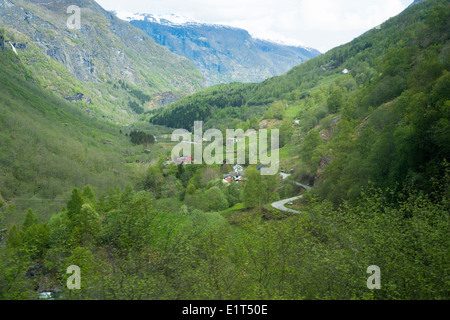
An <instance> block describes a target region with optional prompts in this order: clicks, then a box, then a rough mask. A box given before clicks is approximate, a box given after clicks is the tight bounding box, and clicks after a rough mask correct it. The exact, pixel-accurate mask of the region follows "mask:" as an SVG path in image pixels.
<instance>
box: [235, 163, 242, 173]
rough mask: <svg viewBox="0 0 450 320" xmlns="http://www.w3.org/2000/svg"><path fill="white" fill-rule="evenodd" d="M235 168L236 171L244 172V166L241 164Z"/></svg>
mask: <svg viewBox="0 0 450 320" xmlns="http://www.w3.org/2000/svg"><path fill="white" fill-rule="evenodd" d="M233 170H234V172H244V168H243V167H242V166H241V165H239V164H237V165H235V166H234V167H233Z"/></svg>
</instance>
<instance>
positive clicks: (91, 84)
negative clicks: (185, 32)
mask: <svg viewBox="0 0 450 320" xmlns="http://www.w3.org/2000/svg"><path fill="white" fill-rule="evenodd" d="M71 5H76V6H78V7H79V8H80V10H81V12H80V26H81V28H80V29H79V30H76V29H74V30H72V29H69V28H68V27H67V22H68V19H69V18H70V17H71V16H72V14H71V13H67V9H68V7H69V6H71ZM0 26H3V27H4V28H5V29H7V30H9V34H11V35H14V37H15V38H17V40H15V39H11V40H12V41H13V42H15V43H16V46H17V47H18V48H17V52H18V54H19V55H20V56H21V58H22V59H23V60H24V61H26V62H27V63H29V64H30V66H31V67H32V69H33V70H34V74H35V75H36V76H37V77H38V78H40V79H41V81H42V82H43V84H44V86H45V85H48V86H53V88H52V90H54V91H58V92H59V93H60V94H61V95H62V96H67V97H69V98H70V97H76V96H77V95H78V96H81V95H82V96H87V97H85V100H86V101H87V102H91V103H92V104H93V107H91V106H87V105H84V107H85V108H89V109H94V110H95V109H99V110H95V111H98V112H97V115H98V116H100V117H102V116H106V117H108V118H111V119H113V120H116V121H120V120H121V118H123V117H124V118H129V117H130V113H133V112H132V110H131V108H130V104H131V103H130V102H131V101H138V100H139V99H134V98H133V95H130V94H129V92H126V91H127V90H122V91H123V92H120V90H115V89H117V88H116V87H122V89H123V88H127V87H129V88H130V89H132V88H135V89H138V90H139V91H142V93H143V94H146V95H153V94H157V93H163V92H168V91H170V92H173V93H174V94H175V95H176V96H178V97H181V96H183V95H186V94H189V93H193V92H195V91H197V90H198V89H200V88H201V87H202V85H201V83H202V81H203V78H202V75H201V73H200V72H199V71H198V70H197V69H196V68H195V67H194V66H193V64H192V63H191V62H190V61H189V60H187V59H185V58H183V57H180V56H178V55H175V54H173V53H171V52H170V51H169V50H167V49H166V48H164V47H162V46H159V45H157V44H155V43H154V41H153V40H152V39H151V38H150V37H149V36H147V35H146V34H145V33H144V32H142V31H141V30H139V29H137V28H134V27H133V26H131V25H130V24H128V23H126V22H124V21H122V20H120V19H118V18H116V17H115V16H114V15H112V14H110V13H108V12H107V11H105V10H104V9H102V8H101V7H100V6H99V5H98V4H97V3H96V2H95V1H91V0H76V1H69V0H63V1H50V0H48V1H23V0H0ZM49 64H50V66H48V65H49ZM43 65H44V68H43ZM45 65H47V66H45ZM58 65H62V66H64V68H65V69H66V70H67V71H68V73H69V75H70V77H72V78H73V79H68V78H69V77H67V74H64V75H61V71H60V70H61V68H60V67H58ZM55 70H58V71H57V73H55ZM62 72H63V73H64V71H62ZM59 77H63V78H64V77H66V78H67V79H66V80H65V81H61V83H59V85H56V86H55V84H54V82H55V81H54V80H55V78H56V79H57V80H59V79H58V78H59ZM128 91H130V90H128ZM67 92H69V93H67ZM75 100H76V99H75ZM130 100H131V101H130ZM147 100H149V99H147ZM145 102H148V101H144V103H142V105H141V107H144V108H145V105H144V104H145ZM87 104H90V103H87ZM122 110H124V112H122ZM122 113H125V114H122ZM127 114H128V115H127Z"/></svg>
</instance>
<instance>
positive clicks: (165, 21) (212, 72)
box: [118, 13, 320, 86]
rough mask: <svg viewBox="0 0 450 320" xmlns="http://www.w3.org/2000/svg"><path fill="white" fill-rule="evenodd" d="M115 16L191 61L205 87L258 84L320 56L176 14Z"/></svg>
mask: <svg viewBox="0 0 450 320" xmlns="http://www.w3.org/2000/svg"><path fill="white" fill-rule="evenodd" d="M118 16H119V17H121V18H122V19H124V20H127V21H129V22H130V23H131V24H132V25H133V26H135V27H137V28H139V29H142V30H143V31H145V33H147V34H148V35H149V36H151V37H152V38H153V39H154V40H155V41H156V43H158V44H160V45H163V46H165V47H167V48H169V49H170V51H172V52H174V53H176V54H178V55H182V56H184V57H186V58H188V59H189V60H191V61H192V62H193V63H194V64H195V66H196V67H197V68H198V69H199V70H200V71H201V72H202V74H203V75H204V77H205V79H206V84H207V86H211V85H215V84H219V83H231V82H261V81H263V80H265V79H267V78H270V77H272V76H276V75H280V74H283V73H285V72H287V71H288V70H290V69H291V68H293V67H294V66H296V65H298V64H300V63H302V62H304V61H306V60H308V59H311V58H314V57H316V56H318V55H320V52H318V51H317V50H314V49H310V48H305V47H301V46H294V45H282V44H279V43H275V42H271V41H266V40H261V39H255V38H253V37H252V36H251V35H250V34H249V33H248V32H247V31H245V30H243V29H238V28H233V27H228V26H222V25H214V24H205V23H199V22H196V21H193V20H189V19H185V18H183V17H179V16H176V15H166V16H157V15H151V14H134V15H128V14H125V13H118Z"/></svg>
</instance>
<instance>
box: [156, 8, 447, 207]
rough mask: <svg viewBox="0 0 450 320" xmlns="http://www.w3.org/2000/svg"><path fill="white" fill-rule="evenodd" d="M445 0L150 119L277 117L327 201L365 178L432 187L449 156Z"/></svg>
mask: <svg viewBox="0 0 450 320" xmlns="http://www.w3.org/2000/svg"><path fill="white" fill-rule="evenodd" d="M449 6H450V4H449V2H448V1H444V0H428V1H424V2H422V3H420V4H417V5H414V6H412V7H409V8H407V9H406V10H405V11H404V12H402V13H401V14H399V15H398V16H396V17H394V18H391V19H389V20H388V21H386V22H384V23H383V24H381V26H380V27H379V28H374V29H372V30H369V31H368V32H366V33H364V34H363V35H362V36H360V37H358V38H356V39H354V40H353V41H351V42H350V43H348V44H345V45H342V46H340V47H337V48H334V49H332V50H330V51H329V52H327V53H326V54H324V55H321V56H319V57H317V58H314V59H311V60H309V61H307V62H305V63H303V64H301V65H299V66H297V67H295V68H294V69H292V70H291V71H289V72H288V73H286V74H285V75H282V76H279V77H274V78H270V79H268V80H266V81H264V82H262V83H258V84H238V83H234V84H229V85H219V86H215V87H212V88H208V89H206V90H204V91H201V92H199V93H197V94H195V95H193V96H189V97H186V98H184V99H182V100H180V101H178V102H177V103H175V104H172V105H170V106H169V107H168V108H166V109H164V110H160V111H159V112H157V113H156V114H154V115H152V116H151V117H150V119H149V121H150V122H152V123H154V124H159V125H166V126H170V127H176V128H180V127H181V128H186V129H188V130H190V129H191V128H192V127H193V124H194V121H200V120H203V121H204V122H205V124H204V126H203V128H204V129H205V130H206V129H209V128H216V129H219V130H224V129H228V128H244V129H248V128H254V129H259V128H260V126H261V125H263V124H267V122H271V123H274V124H275V126H274V125H273V126H272V127H275V128H279V129H280V140H281V144H282V145H288V146H290V148H291V149H289V150H292V148H294V149H295V150H297V151H296V152H297V153H294V154H292V155H291V159H285V160H286V163H285V166H286V167H287V166H289V167H295V168H296V169H297V173H298V176H297V178H298V179H301V180H303V181H305V182H308V181H309V182H310V183H315V184H316V185H317V186H318V188H317V189H318V190H321V195H323V196H324V197H326V198H329V199H332V200H334V201H339V200H342V199H345V198H354V197H355V196H356V195H357V194H359V192H361V190H362V188H364V187H365V186H367V184H368V181H371V182H372V183H374V184H375V185H376V186H380V187H384V188H387V187H392V188H397V187H396V186H398V185H402V184H404V183H405V184H407V185H408V187H409V188H417V189H421V190H426V191H427V192H432V191H433V182H432V181H433V179H441V177H442V176H443V174H444V172H445V163H446V159H448V158H449V157H450V141H449V137H450V125H449V124H450V114H449V107H448V106H449V101H450V90H449V74H450V61H449V57H450V55H449V52H450V51H449V50H450V43H449V39H450V34H449V30H450V25H449V21H450V10H449V9H450V7H449ZM262 120H263V121H262ZM294 120H296V121H295V122H294ZM261 121H262V122H261ZM282 121H283V122H282ZM277 122H278V126H276V124H277ZM294 124H295V127H293V125H294ZM294 128H295V129H296V130H294ZM295 131H297V135H296V134H294V132H295ZM280 154H282V153H281V152H280ZM299 156H300V159H301V160H298V157H299ZM282 163H283V162H282ZM282 165H283V164H282ZM432 177H433V178H432ZM319 186H320V187H319Z"/></svg>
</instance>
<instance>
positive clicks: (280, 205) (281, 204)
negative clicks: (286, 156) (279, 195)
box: [272, 182, 311, 214]
mask: <svg viewBox="0 0 450 320" xmlns="http://www.w3.org/2000/svg"><path fill="white" fill-rule="evenodd" d="M294 183H295V184H296V185H297V186H299V187H302V188H305V189H306V190H311V187H309V186H307V185H304V184H301V183H298V182H294ZM301 198H303V196H297V197H293V198H289V199H284V200H280V201H277V202H274V203H272V207H274V208H276V209H278V210H281V211H284V212H291V213H297V214H300V213H301V212H300V211H297V210H293V209H289V208H286V207H285V206H284V205H285V204H286V203H289V202H292V201H295V200H298V199H301Z"/></svg>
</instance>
